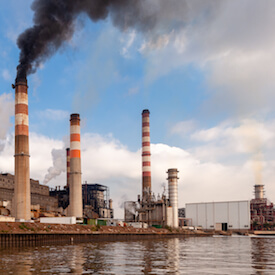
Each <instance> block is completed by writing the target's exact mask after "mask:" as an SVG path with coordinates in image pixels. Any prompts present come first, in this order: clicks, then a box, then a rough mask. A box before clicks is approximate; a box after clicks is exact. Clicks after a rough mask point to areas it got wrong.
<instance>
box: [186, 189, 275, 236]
mask: <svg viewBox="0 0 275 275" xmlns="http://www.w3.org/2000/svg"><path fill="white" fill-rule="evenodd" d="M254 193H255V197H254V199H252V200H250V201H249V200H248V201H228V202H209V203H187V204H186V215H185V216H186V218H185V220H186V221H187V222H188V225H193V226H201V227H203V228H205V229H215V230H225V231H226V230H234V229H235V230H237V229H246V230H248V229H251V230H274V229H275V209H274V205H273V203H271V202H270V201H269V200H268V199H267V198H265V197H264V186H263V185H262V184H258V185H255V186H254Z"/></svg>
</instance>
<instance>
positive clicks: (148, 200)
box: [0, 79, 275, 231]
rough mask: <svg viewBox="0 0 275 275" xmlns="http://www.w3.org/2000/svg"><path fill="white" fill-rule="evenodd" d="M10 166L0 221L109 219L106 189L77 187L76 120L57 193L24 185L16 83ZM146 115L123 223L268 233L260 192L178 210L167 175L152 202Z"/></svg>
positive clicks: (20, 89) (21, 99) (20, 91)
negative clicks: (137, 183)
mask: <svg viewBox="0 0 275 275" xmlns="http://www.w3.org/2000/svg"><path fill="white" fill-rule="evenodd" d="M13 88H14V89H15V149H14V151H15V154H14V158H15V166H14V176H13V175H11V174H9V173H1V174H0V215H4V216H13V217H15V220H16V221H29V220H31V219H33V218H38V217H41V216H49V215H52V216H62V215H66V216H68V217H75V218H76V219H78V220H82V219H83V218H87V219H98V218H105V219H112V218H114V210H113V201H112V199H110V194H109V188H108V187H107V186H105V185H101V184H99V183H94V184H90V183H87V182H86V183H85V184H82V171H81V143H80V141H81V134H80V115H79V114H71V116H70V148H67V149H66V160H67V176H66V179H67V180H66V185H65V187H64V188H63V189H61V188H60V187H56V188H55V189H51V190H50V189H49V187H48V186H45V185H41V184H39V182H38V181H36V180H33V179H30V168H29V158H30V155H29V123H28V85H27V80H26V79H16V81H15V85H13ZM150 147H151V145H150V112H149V110H148V109H144V110H143V112H142V184H141V187H142V188H141V195H138V196H137V201H127V202H125V203H124V219H125V222H128V223H135V222H138V223H140V224H144V226H145V224H146V226H147V225H148V226H155V227H164V226H170V227H173V228H177V227H179V226H184V225H192V226H197V227H202V228H204V229H208V230H224V231H227V230H235V229H236V230H248V229H252V230H271V229H272V230H274V227H275V210H274V205H273V203H271V202H270V201H269V200H268V199H267V198H265V197H264V186H263V185H262V184H257V185H255V186H254V188H255V190H254V193H255V198H254V199H252V200H250V201H249V200H246V201H227V202H204V203H187V204H186V208H185V209H184V208H181V209H178V179H179V178H178V173H179V171H178V170H177V169H176V168H170V169H168V170H167V180H168V196H167V195H166V193H165V192H163V194H162V195H161V196H158V197H157V198H156V196H155V194H154V193H153V192H152V179H151V148H150Z"/></svg>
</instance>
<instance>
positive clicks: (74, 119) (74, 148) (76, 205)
mask: <svg viewBox="0 0 275 275" xmlns="http://www.w3.org/2000/svg"><path fill="white" fill-rule="evenodd" d="M69 182H70V183H69V188H70V206H69V209H70V211H69V212H70V216H74V217H77V218H82V184H81V156H80V117H79V114H71V119H70V180H69Z"/></svg>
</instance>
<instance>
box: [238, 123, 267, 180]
mask: <svg viewBox="0 0 275 275" xmlns="http://www.w3.org/2000/svg"><path fill="white" fill-rule="evenodd" d="M260 127H261V126H260V124H259V123H257V122H256V121H254V120H245V121H244V124H243V125H242V126H241V127H240V128H239V135H240V137H241V138H242V142H243V146H244V151H245V152H247V153H249V154H251V157H252V169H253V172H254V176H255V184H262V170H263V153H262V150H263V149H262V148H263V141H262V138H261V128H260Z"/></svg>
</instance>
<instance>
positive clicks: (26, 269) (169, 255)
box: [0, 237, 275, 275]
mask: <svg viewBox="0 0 275 275" xmlns="http://www.w3.org/2000/svg"><path fill="white" fill-rule="evenodd" d="M273 240H274V239H270V238H249V237H204V238H199V237H196V238H185V239H184V238H172V239H159V240H144V241H127V242H126V241H125V242H98V243H85V244H75V245H65V246H44V247H35V248H21V249H18V248H17V249H9V250H1V251H0V253H1V261H0V274H23V275H30V274H68V273H70V274H273V273H275V264H274V261H273V258H274V255H275V242H274V241H273Z"/></svg>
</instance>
